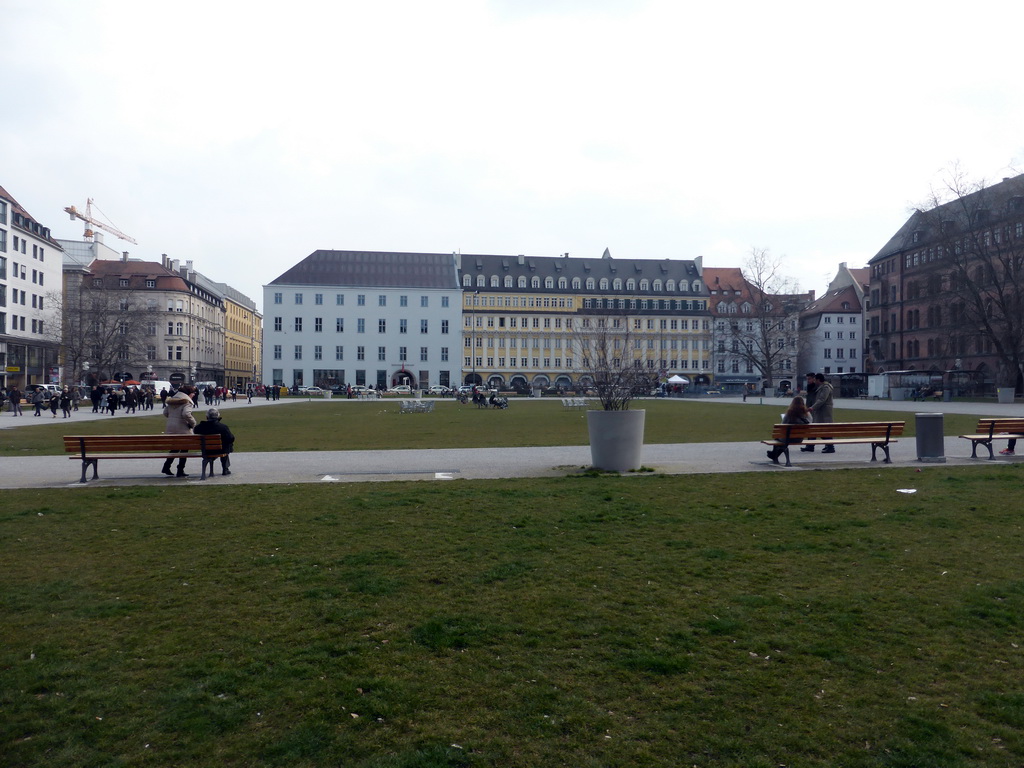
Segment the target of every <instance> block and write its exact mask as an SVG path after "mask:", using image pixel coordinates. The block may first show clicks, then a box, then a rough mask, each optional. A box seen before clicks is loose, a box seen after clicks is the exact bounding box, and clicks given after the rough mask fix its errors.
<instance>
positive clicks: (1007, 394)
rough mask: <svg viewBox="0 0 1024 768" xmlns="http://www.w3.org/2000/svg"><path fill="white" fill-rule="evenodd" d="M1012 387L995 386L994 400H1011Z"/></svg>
mask: <svg viewBox="0 0 1024 768" xmlns="http://www.w3.org/2000/svg"><path fill="white" fill-rule="evenodd" d="M1013 395H1014V389H1013V387H996V401H997V402H1000V403H1012V402H1013Z"/></svg>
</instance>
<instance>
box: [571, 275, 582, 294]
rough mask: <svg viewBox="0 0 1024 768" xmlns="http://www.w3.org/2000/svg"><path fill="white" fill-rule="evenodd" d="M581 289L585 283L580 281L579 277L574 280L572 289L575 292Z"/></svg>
mask: <svg viewBox="0 0 1024 768" xmlns="http://www.w3.org/2000/svg"><path fill="white" fill-rule="evenodd" d="M581 287H583V281H582V280H580V279H579V278H578V277H574V278H573V279H572V289H573V290H574V291H578V290H579V289H580V288H581Z"/></svg>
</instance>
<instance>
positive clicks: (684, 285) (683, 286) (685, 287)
mask: <svg viewBox="0 0 1024 768" xmlns="http://www.w3.org/2000/svg"><path fill="white" fill-rule="evenodd" d="M689 290H690V283H689V282H687V281H686V280H680V281H679V291H680V292H681V293H687V292H688V291H689Z"/></svg>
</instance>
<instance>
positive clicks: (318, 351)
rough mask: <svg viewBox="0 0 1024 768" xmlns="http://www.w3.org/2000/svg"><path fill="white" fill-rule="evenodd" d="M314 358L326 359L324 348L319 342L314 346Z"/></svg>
mask: <svg viewBox="0 0 1024 768" xmlns="http://www.w3.org/2000/svg"><path fill="white" fill-rule="evenodd" d="M313 359H314V360H323V359H324V348H323V347H321V346H320V345H319V344H317V345H316V346H314V347H313Z"/></svg>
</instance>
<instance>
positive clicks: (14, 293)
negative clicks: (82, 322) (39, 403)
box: [0, 187, 62, 389]
mask: <svg viewBox="0 0 1024 768" xmlns="http://www.w3.org/2000/svg"><path fill="white" fill-rule="evenodd" d="M61 270H62V254H61V247H60V245H59V244H58V243H57V241H56V240H54V239H53V238H52V237H51V236H50V229H49V227H45V226H43V225H42V224H40V223H39V222H38V221H36V220H35V219H34V218H33V217H32V216H31V215H29V213H28V211H26V210H25V209H24V208H23V207H22V206H21V205H20V204H19V203H18V201H17V200H15V199H14V197H13V196H11V195H10V194H9V193H8V192H7V190H5V189H4V188H3V187H0V385H2V386H4V387H9V386H12V385H17V386H18V387H20V388H22V389H24V387H25V386H26V385H28V384H57V383H60V367H59V362H58V356H59V352H60V335H61V328H60V311H59V306H60V304H59V296H60V293H61Z"/></svg>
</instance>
